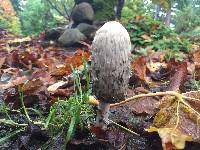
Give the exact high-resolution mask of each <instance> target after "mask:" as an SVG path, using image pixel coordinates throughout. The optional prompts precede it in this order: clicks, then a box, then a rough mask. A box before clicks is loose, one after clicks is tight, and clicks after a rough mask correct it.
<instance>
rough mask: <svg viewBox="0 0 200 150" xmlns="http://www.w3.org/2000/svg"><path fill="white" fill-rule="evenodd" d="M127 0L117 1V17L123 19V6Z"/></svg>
mask: <svg viewBox="0 0 200 150" xmlns="http://www.w3.org/2000/svg"><path fill="white" fill-rule="evenodd" d="M124 3H125V0H118V3H117V10H116V17H117V19H119V20H120V19H121V13H122V8H123V7H124Z"/></svg>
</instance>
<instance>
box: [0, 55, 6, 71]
mask: <svg viewBox="0 0 200 150" xmlns="http://www.w3.org/2000/svg"><path fill="white" fill-rule="evenodd" d="M5 60H6V57H2V58H0V69H1V67H2V65H3V64H4V62H5Z"/></svg>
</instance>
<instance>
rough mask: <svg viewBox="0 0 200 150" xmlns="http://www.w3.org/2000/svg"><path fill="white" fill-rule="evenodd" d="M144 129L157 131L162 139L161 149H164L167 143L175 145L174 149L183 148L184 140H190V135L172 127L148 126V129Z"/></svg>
mask: <svg viewBox="0 0 200 150" xmlns="http://www.w3.org/2000/svg"><path fill="white" fill-rule="evenodd" d="M146 131H148V132H158V134H159V136H160V138H161V139H162V146H163V149H166V146H167V144H169V143H171V144H172V145H173V146H175V148H176V149H183V148H184V147H185V142H186V141H192V137H191V136H190V135H186V134H184V133H182V132H181V131H180V130H178V129H174V128H155V127H150V128H149V129H146Z"/></svg>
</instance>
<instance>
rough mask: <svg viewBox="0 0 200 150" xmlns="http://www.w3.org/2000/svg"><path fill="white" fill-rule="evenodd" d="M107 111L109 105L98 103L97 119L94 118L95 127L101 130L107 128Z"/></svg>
mask: <svg viewBox="0 0 200 150" xmlns="http://www.w3.org/2000/svg"><path fill="white" fill-rule="evenodd" d="M109 109H110V104H109V103H104V102H99V106H98V110H97V117H96V126H97V127H100V128H102V129H106V128H107V124H106V123H108V122H109V120H108V116H109Z"/></svg>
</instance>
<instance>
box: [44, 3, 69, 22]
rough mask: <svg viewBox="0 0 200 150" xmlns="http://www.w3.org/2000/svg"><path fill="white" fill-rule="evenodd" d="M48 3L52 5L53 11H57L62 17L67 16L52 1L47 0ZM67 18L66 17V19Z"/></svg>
mask: <svg viewBox="0 0 200 150" xmlns="http://www.w3.org/2000/svg"><path fill="white" fill-rule="evenodd" d="M47 2H48V3H49V4H50V5H51V7H52V8H53V9H55V10H56V11H57V12H58V13H59V14H60V15H61V16H63V17H65V14H63V13H62V12H61V11H60V10H59V9H58V8H57V7H56V6H55V5H53V3H52V2H51V1H50V0H47ZM65 18H66V17H65ZM66 19H68V18H66Z"/></svg>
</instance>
